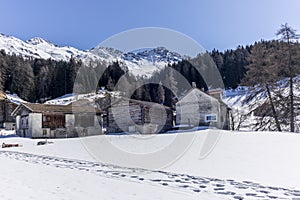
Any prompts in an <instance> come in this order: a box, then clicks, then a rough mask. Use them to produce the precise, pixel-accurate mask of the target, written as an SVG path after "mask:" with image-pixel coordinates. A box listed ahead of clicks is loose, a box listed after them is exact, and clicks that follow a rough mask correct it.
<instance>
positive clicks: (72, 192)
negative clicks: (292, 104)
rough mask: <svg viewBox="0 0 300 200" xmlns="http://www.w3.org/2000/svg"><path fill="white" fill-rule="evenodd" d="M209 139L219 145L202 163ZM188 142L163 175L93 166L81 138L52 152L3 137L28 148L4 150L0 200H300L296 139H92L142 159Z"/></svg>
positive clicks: (202, 134) (117, 164) (223, 135)
mask: <svg viewBox="0 0 300 200" xmlns="http://www.w3.org/2000/svg"><path fill="white" fill-rule="evenodd" d="M209 134H220V138H219V139H218V141H217V144H216V146H215V148H214V149H213V150H212V152H211V153H210V154H209V155H208V156H207V157H205V158H202V159H200V157H199V152H200V149H201V148H202V145H203V142H204V141H205V138H206V137H207V136H208V135H209ZM190 136H193V142H192V143H191V145H190V146H189V148H188V149H187V150H186V151H185V152H183V154H182V155H181V156H180V157H179V158H177V159H176V160H174V162H172V163H171V164H170V165H168V166H166V167H163V168H159V169H145V168H147V167H144V168H143V169H142V168H139V167H133V166H132V167H124V166H125V165H126V164H124V159H123V160H122V159H111V160H110V161H111V164H107V162H106V161H104V162H101V161H100V160H95V158H94V156H93V154H91V152H89V150H88V149H87V147H86V144H87V143H84V142H83V141H84V139H82V138H81V139H80V138H75V139H60V140H48V142H50V143H49V144H47V145H43V146H37V145H36V144H37V142H38V141H40V140H31V139H24V138H18V137H7V136H2V138H0V143H3V142H5V143H18V144H20V145H22V146H21V147H15V148H2V149H0V162H1V165H0V171H1V174H0V180H1V181H0V187H1V190H0V199H4V200H5V199H133V200H134V199H151V200H152V199H172V200H173V199H204V200H205V199H297V198H298V199H300V173H299V167H300V159H299V154H300V145H299V144H300V136H299V135H297V134H289V133H274V132H273V133H266V132H264V133H263V132H257V133H243V132H239V133H237V132H226V131H219V130H205V131H198V132H193V133H181V134H180V135H176V134H167V135H156V136H154V137H143V136H96V137H93V138H92V139H93V140H94V141H97V142H99V144H104V141H105V140H109V141H110V142H111V143H113V144H115V145H118V147H119V148H121V149H123V150H126V151H130V150H131V151H137V152H140V151H141V149H142V148H143V146H144V147H147V149H148V151H152V150H151V147H157V146H159V145H165V144H166V143H167V142H168V141H169V142H172V141H174V138H175V137H179V138H180V139H184V138H187V137H190ZM141 137H143V138H142V140H141ZM141 141H142V142H141ZM138 142H139V143H140V144H142V145H140V146H139V145H137V143H138ZM102 148H103V149H102ZM104 148H105V145H99V151H100V152H102V154H108V152H109V150H108V149H106V150H105V149H104ZM164 156H166V155H164V154H163V153H162V157H163V158H164ZM104 157H105V156H104ZM116 157H117V158H118V156H117V155H116Z"/></svg>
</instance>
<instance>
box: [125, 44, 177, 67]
mask: <svg viewBox="0 0 300 200" xmlns="http://www.w3.org/2000/svg"><path fill="white" fill-rule="evenodd" d="M122 57H123V59H124V60H128V61H132V62H138V61H140V60H147V61H149V62H151V63H157V62H164V63H166V64H167V63H173V62H178V61H181V60H182V56H181V55H180V54H178V53H176V52H172V51H169V50H168V49H166V48H165V47H157V48H153V49H145V50H142V51H137V50H136V51H133V52H128V53H125V54H123V56H122Z"/></svg>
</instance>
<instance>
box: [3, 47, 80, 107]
mask: <svg viewBox="0 0 300 200" xmlns="http://www.w3.org/2000/svg"><path fill="white" fill-rule="evenodd" d="M81 65H82V63H81V62H80V61H76V60H75V59H73V58H71V59H70V61H69V62H64V61H53V60H50V59H49V60H45V59H29V60H27V59H26V60H25V59H23V58H22V57H20V56H16V55H7V54H6V53H5V52H4V51H3V50H1V51H0V68H1V73H0V74H1V82H2V83H3V85H2V89H3V90H4V91H9V92H11V93H16V94H18V95H19V96H20V97H21V98H23V99H25V100H27V101H31V102H37V101H43V100H45V99H47V98H55V97H58V96H61V95H64V94H67V93H70V92H72V90H73V83H74V79H75V77H76V73H77V70H78V69H79V67H80V66H81Z"/></svg>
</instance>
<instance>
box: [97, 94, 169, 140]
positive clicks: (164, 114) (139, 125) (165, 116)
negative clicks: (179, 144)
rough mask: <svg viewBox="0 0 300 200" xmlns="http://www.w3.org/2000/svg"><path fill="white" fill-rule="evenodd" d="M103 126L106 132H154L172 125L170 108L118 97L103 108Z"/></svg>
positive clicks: (164, 129) (162, 130) (163, 130)
mask: <svg viewBox="0 0 300 200" xmlns="http://www.w3.org/2000/svg"><path fill="white" fill-rule="evenodd" d="M103 109H104V111H105V114H104V115H103V126H104V128H106V131H107V133H119V132H140V133H142V134H155V133H160V132H165V131H166V130H168V129H170V128H172V126H173V112H172V110H171V109H170V108H168V107H166V106H163V105H160V104H156V103H153V102H145V101H138V100H134V99H127V98H118V99H115V100H111V103H109V105H108V106H107V107H106V108H103Z"/></svg>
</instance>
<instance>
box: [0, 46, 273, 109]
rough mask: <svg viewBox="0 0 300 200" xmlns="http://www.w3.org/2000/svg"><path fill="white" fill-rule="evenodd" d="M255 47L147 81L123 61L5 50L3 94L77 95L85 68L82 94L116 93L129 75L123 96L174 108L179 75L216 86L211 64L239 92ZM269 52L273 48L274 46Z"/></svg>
mask: <svg viewBox="0 0 300 200" xmlns="http://www.w3.org/2000/svg"><path fill="white" fill-rule="evenodd" d="M256 45H258V43H255V44H254V45H251V46H246V47H242V46H239V47H238V48H237V49H235V50H226V51H224V52H220V51H218V50H213V51H212V52H209V53H205V54H201V55H199V56H198V57H197V58H195V59H193V60H189V61H187V60H183V61H182V62H179V63H176V64H172V65H169V67H167V68H165V69H163V70H161V71H159V72H156V73H154V75H153V76H152V77H151V78H150V80H149V79H147V80H146V78H145V77H133V76H132V75H130V73H128V70H127V69H126V68H124V67H122V66H120V64H119V63H118V62H115V63H113V64H111V65H110V66H108V67H107V64H106V63H100V62H99V63H94V64H93V67H91V66H83V63H82V62H81V61H77V60H75V59H74V58H71V59H70V60H69V61H68V62H65V61H54V60H50V59H49V60H44V59H29V60H27V59H23V58H22V57H20V56H16V55H7V54H6V53H5V52H4V51H3V50H2V51H1V52H0V76H1V81H0V86H3V88H2V89H3V90H4V91H9V92H11V93H16V94H18V95H19V96H20V97H21V98H23V99H25V100H27V101H31V102H43V101H45V100H47V99H53V98H56V97H59V96H62V95H64V94H68V93H72V92H73V85H74V81H75V78H76V75H77V72H78V70H79V69H80V70H81V71H80V74H86V76H83V77H81V78H82V79H83V80H81V82H83V84H84V86H82V85H77V86H76V89H78V91H83V92H91V91H95V89H97V88H95V82H97V81H98V80H99V81H98V87H101V86H105V87H106V88H107V89H108V90H114V89H115V86H116V84H117V83H118V81H119V78H120V77H122V76H123V75H124V77H125V79H126V80H123V82H122V84H120V86H121V85H122V87H119V88H118V89H120V90H122V88H123V90H124V92H126V93H132V95H131V97H132V98H135V99H140V100H145V101H153V102H158V103H163V104H165V105H168V106H170V105H171V103H172V100H173V98H174V97H175V96H176V94H174V93H177V94H178V93H180V92H183V90H184V88H182V82H181V81H180V77H179V75H180V76H183V77H184V79H186V80H187V81H188V82H189V83H190V84H191V83H192V82H195V83H196V85H197V87H198V88H203V90H207V89H208V87H211V85H209V84H208V83H206V81H204V79H203V76H204V77H205V76H213V75H209V73H211V72H210V69H211V65H213V64H212V61H214V63H215V64H216V66H217V68H218V70H219V72H220V74H221V78H222V80H223V82H224V86H225V88H236V87H237V86H238V85H239V84H240V83H241V80H242V79H243V77H244V76H245V74H246V70H247V68H246V66H248V65H249V59H248V58H249V56H250V54H251V49H252V48H253V46H256ZM270 48H273V47H272V45H270ZM211 58H212V59H211ZM195 63H196V64H195ZM197 66H198V67H199V68H198V69H197ZM170 68H171V69H174V70H175V71H176V72H178V73H174V70H170ZM199 72H200V73H201V74H200V73H199ZM206 73H208V74H206ZM178 74H179V75H178ZM79 82H80V81H79ZM140 86H141V87H140ZM83 87H84V88H85V89H83ZM87 88H88V89H87ZM0 89H1V87H0Z"/></svg>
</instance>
